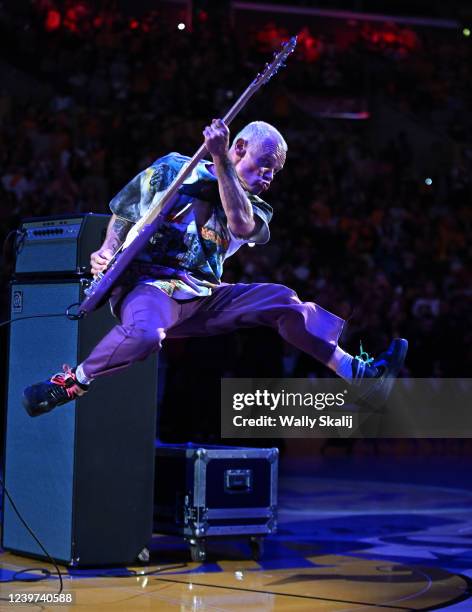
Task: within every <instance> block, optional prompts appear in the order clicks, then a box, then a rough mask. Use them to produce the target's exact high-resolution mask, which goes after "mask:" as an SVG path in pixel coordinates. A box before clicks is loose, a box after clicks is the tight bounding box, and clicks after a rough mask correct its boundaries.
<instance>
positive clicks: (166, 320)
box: [82, 283, 344, 378]
mask: <svg viewBox="0 0 472 612" xmlns="http://www.w3.org/2000/svg"><path fill="white" fill-rule="evenodd" d="M119 316H120V320H121V324H120V325H116V326H115V327H114V328H113V329H112V330H111V331H110V332H109V333H108V334H107V335H106V336H105V337H104V338H103V339H102V340H101V341H100V342H99V344H97V346H96V347H95V348H94V349H93V350H92V352H91V354H90V355H89V356H88V357H87V359H85V361H84V362H83V363H82V367H83V370H84V373H85V375H86V376H87V377H89V378H97V377H98V376H105V375H107V374H113V373H114V372H117V371H119V370H121V369H123V368H126V367H127V366H129V365H131V364H132V363H134V362H135V361H139V360H142V359H146V357H147V356H148V355H150V354H151V353H152V352H154V351H158V350H159V349H160V348H161V343H162V341H163V340H164V338H165V337H168V338H184V337H190V336H211V335H215V334H223V333H226V332H230V331H233V330H235V329H238V328H240V327H255V326H258V325H265V326H268V327H273V328H274V329H276V330H277V331H278V333H279V334H280V335H281V336H282V338H284V339H285V340H286V341H287V342H289V343H290V344H293V345H294V346H296V347H297V348H299V349H300V350H302V351H304V352H306V353H308V354H309V355H311V356H312V357H314V358H315V359H318V360H319V361H321V362H323V363H327V362H328V360H329V358H330V356H331V354H332V353H333V351H334V349H335V348H336V346H337V344H338V340H339V336H340V334H341V331H342V328H343V325H344V321H343V319H340V318H339V317H337V316H336V315H334V314H332V313H330V312H328V311H327V310H325V309H324V308H321V307H320V306H318V305H317V304H315V303H313V302H301V301H300V300H299V298H298V297H297V294H296V293H295V292H294V291H292V290H291V289H289V288H288V287H285V286H284V285H276V284H273V283H252V284H242V283H238V284H234V285H231V284H227V283H222V284H221V285H220V286H218V288H217V289H215V290H214V291H213V294H212V295H210V296H208V297H202V298H197V299H195V300H190V301H178V300H175V299H173V298H171V297H169V296H168V295H167V294H165V293H164V292H163V291H161V290H160V289H158V288H157V287H153V286H151V285H136V286H135V287H134V288H133V289H132V290H131V291H130V292H129V293H128V294H126V296H125V297H124V299H123V300H122V301H121V305H120V309H119Z"/></svg>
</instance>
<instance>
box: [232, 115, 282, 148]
mask: <svg viewBox="0 0 472 612" xmlns="http://www.w3.org/2000/svg"><path fill="white" fill-rule="evenodd" d="M240 138H242V139H243V140H247V141H249V142H251V141H252V142H254V141H257V142H264V140H266V139H267V138H275V139H276V140H277V141H278V143H279V144H280V146H281V147H282V149H283V151H284V152H285V153H286V152H287V151H288V146H287V143H286V142H285V139H284V137H283V136H282V134H281V133H280V132H279V130H278V129H277V128H275V127H274V126H273V125H271V124H270V123H266V122H265V121H251V123H248V124H247V125H246V126H245V127H243V129H242V130H241V131H240V132H238V134H236V136H235V137H234V140H233V147H234V145H235V144H236V143H237V141H238V140H239V139H240Z"/></svg>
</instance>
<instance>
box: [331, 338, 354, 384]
mask: <svg viewBox="0 0 472 612" xmlns="http://www.w3.org/2000/svg"><path fill="white" fill-rule="evenodd" d="M353 359H354V357H353V356H352V355H349V353H346V352H345V351H343V349H342V348H340V347H339V346H337V347H336V348H335V350H334V353H333V354H332V355H331V357H330V360H329V361H328V363H327V364H326V365H327V366H328V368H329V369H330V370H333V372H336V374H337V375H338V376H341V378H344V380H347V381H348V382H352V360H353Z"/></svg>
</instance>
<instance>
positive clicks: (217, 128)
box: [203, 119, 257, 238]
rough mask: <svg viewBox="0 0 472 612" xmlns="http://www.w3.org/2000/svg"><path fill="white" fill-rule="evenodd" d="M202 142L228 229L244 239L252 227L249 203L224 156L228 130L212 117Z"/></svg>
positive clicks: (233, 170) (225, 155) (227, 145)
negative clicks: (213, 168) (212, 170)
mask: <svg viewBox="0 0 472 612" xmlns="http://www.w3.org/2000/svg"><path fill="white" fill-rule="evenodd" d="M203 133H204V135H205V145H206V148H207V150H208V152H209V153H210V154H211V156H212V158H213V162H214V164H215V171H216V176H217V179H218V189H219V192H220V198H221V203H222V205H223V209H224V211H225V213H226V218H227V219H228V226H229V228H230V230H231V231H232V232H233V234H235V235H236V236H238V237H241V238H247V237H249V236H251V235H252V234H254V231H255V230H256V227H257V225H256V219H255V218H254V212H253V209H252V204H251V202H250V201H249V198H248V197H247V195H246V194H245V192H244V189H243V188H242V187H241V183H240V182H239V179H238V175H237V174H236V169H235V167H234V165H233V162H232V161H231V160H230V158H229V157H228V148H229V130H228V128H227V127H226V125H225V124H224V123H223V121H221V119H218V120H213V122H212V124H211V126H209V127H207V128H205V130H204V132H203Z"/></svg>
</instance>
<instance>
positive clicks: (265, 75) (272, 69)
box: [252, 36, 297, 87]
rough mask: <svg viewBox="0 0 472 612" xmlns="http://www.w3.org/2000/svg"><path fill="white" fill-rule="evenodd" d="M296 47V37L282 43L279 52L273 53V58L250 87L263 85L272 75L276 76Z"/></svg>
mask: <svg viewBox="0 0 472 612" xmlns="http://www.w3.org/2000/svg"><path fill="white" fill-rule="evenodd" d="M296 46H297V37H296V36H292V38H291V39H290V40H288V41H287V42H284V43H282V44H281V46H280V50H279V51H276V52H275V53H274V57H273V59H272V61H271V62H270V64H266V65H265V67H264V70H263V71H262V72H260V73H259V74H258V75H257V76H256V78H255V79H254V81H253V82H252V85H253V86H256V87H260V86H261V85H265V84H266V83H267V82H268V81H269V80H270V79H271V78H272V77H273V76H274V74H277V72H278V71H279V70H280V68H283V67H284V66H285V64H284V62H285V60H286V59H287V57H288V56H289V55H290V54H291V53H293V52H294V51H295V47H296Z"/></svg>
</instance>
